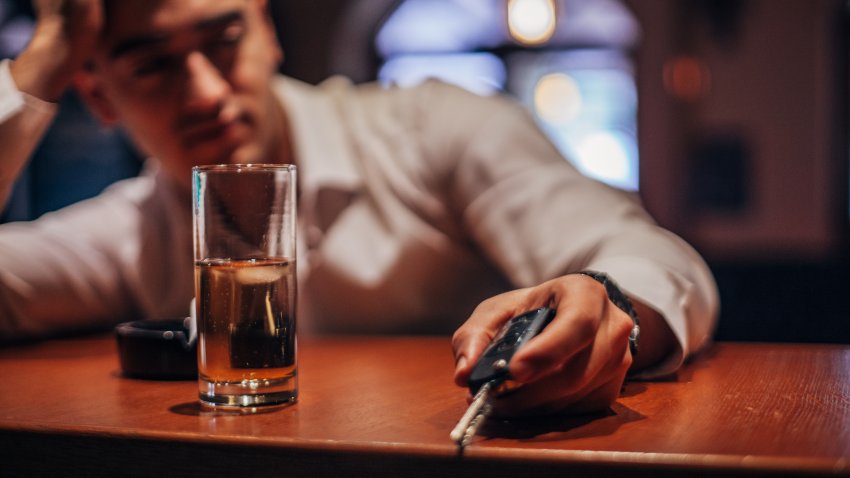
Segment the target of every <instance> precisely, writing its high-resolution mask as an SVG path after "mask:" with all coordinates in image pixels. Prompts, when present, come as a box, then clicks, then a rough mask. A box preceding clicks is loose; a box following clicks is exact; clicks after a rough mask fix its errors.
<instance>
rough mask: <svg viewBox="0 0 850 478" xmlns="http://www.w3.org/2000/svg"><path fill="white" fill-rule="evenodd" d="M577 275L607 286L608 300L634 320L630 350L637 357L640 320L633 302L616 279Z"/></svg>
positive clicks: (596, 274) (591, 273)
mask: <svg viewBox="0 0 850 478" xmlns="http://www.w3.org/2000/svg"><path fill="white" fill-rule="evenodd" d="M576 274H581V275H585V276H587V277H590V278H591V279H593V280H595V281H597V282H599V283H600V284H602V285H603V286H605V293H606V294H608V300H610V301H611V302H613V303H614V305H616V306H617V308H619V309H620V310H622V311H623V312H625V313H627V314H629V317H631V318H632V332H631V333H630V334H629V350H630V351H631V352H632V357H634V356H635V355H637V352H638V339H639V338H640V320H639V319H638V315H637V312H635V308H634V307H632V301H630V300H629V298H628V296H626V294H624V293H623V291H621V290H620V287H619V286H618V285H617V283H616V282H614V279H612V278H611V277H609V276H608V274H606V273H604V272H597V271H579V272H576Z"/></svg>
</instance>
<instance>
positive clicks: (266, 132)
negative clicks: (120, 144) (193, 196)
mask: <svg viewBox="0 0 850 478" xmlns="http://www.w3.org/2000/svg"><path fill="white" fill-rule="evenodd" d="M281 57H282V54H281V51H280V48H279V46H278V44H277V41H276V40H275V37H274V32H273V28H272V26H271V22H270V21H269V19H268V17H267V16H266V12H265V2H264V1H262V0H106V2H105V21H104V26H103V32H102V41H101V42H100V43H99V45H98V46H97V47H96V49H95V51H94V54H93V66H92V68H91V69H90V70H89V71H87V72H85V73H83V74H81V75H80V77H79V79H78V81H77V85H78V88H79V89H80V90H81V92H82V93H83V95H84V96H85V97H86V98H87V100H88V102H89V104H90V106H91V107H92V108H93V109H94V110H95V112H96V113H97V114H98V116H100V117H101V119H103V120H105V121H107V122H117V123H120V124H122V125H123V126H125V127H126V128H127V130H128V131H129V132H130V134H131V136H132V137H133V138H134V140H135V141H136V142H137V144H138V145H139V146H140V147H141V148H142V149H143V150H144V152H145V153H146V154H150V155H152V156H155V157H157V158H159V159H161V160H162V162H163V165H164V167H165V169H166V170H167V171H168V172H169V173H170V174H172V175H173V176H174V177H175V178H177V179H178V180H180V181H181V182H183V183H184V184H188V180H189V169H190V168H191V166H193V165H199V164H214V163H228V162H229V163H249V162H253V163H257V162H278V161H280V160H281V159H283V158H280V157H278V155H279V154H282V151H278V150H279V149H280V147H279V144H280V143H279V142H280V135H281V134H283V131H282V125H281V124H280V123H281V122H280V119H281V114H282V113H281V112H280V111H279V110H278V109H277V108H278V106H277V104H276V102H275V101H274V98H273V97H272V93H271V89H270V80H271V77H272V75H273V74H274V73H275V71H276V69H277V66H278V64H279V62H280V60H281Z"/></svg>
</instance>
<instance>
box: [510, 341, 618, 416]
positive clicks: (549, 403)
mask: <svg viewBox="0 0 850 478" xmlns="http://www.w3.org/2000/svg"><path fill="white" fill-rule="evenodd" d="M591 355H592V353H591V352H589V351H588V352H583V353H582V354H579V355H578V356H576V358H575V360H571V361H570V362H568V364H567V366H566V367H565V368H564V369H563V370H562V371H559V372H558V373H555V374H552V375H549V376H547V377H545V378H543V379H541V380H538V381H535V382H532V383H529V384H525V385H523V386H522V387H520V388H518V389H516V391H514V392H512V393H510V394H507V395H505V396H501V397H497V398H495V399H494V400H493V407H494V408H493V409H494V413H495V414H496V415H499V416H514V417H516V416H535V415H545V414H550V413H558V412H563V411H569V412H571V413H583V412H591V411H598V410H603V409H605V408H608V407H610V406H611V404H613V403H614V401H615V400H616V399H617V397H618V396H619V394H620V389H621V388H622V385H623V381H624V380H625V377H626V372H627V371H628V369H629V366H631V363H632V356H631V353H630V352H629V350H628V347H626V348H625V350H623V351H622V352H621V353H620V354H619V359H611V360H605V363H606V365H605V366H604V367H603V368H602V370H600V371H599V373H598V374H596V375H593V376H592V377H589V379H588V380H581V382H583V383H582V385H581V386H577V385H576V384H577V383H578V382H579V381H577V380H576V378H577V376H580V375H582V373H583V372H582V370H584V369H583V365H584V364H585V363H587V362H591V361H593V360H594V359H593V358H592V357H591Z"/></svg>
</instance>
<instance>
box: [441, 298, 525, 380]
mask: <svg viewBox="0 0 850 478" xmlns="http://www.w3.org/2000/svg"><path fill="white" fill-rule="evenodd" d="M528 292H529V290H528V289H519V290H515V291H511V292H507V293H505V294H501V295H498V296H496V297H492V298H490V299H487V300H485V301H484V302H482V303H481V304H479V305H478V307H476V308H475V310H474V311H473V312H472V315H470V316H469V319H467V321H466V322H465V323H464V324H463V325H462V326H461V327H460V328H458V329H457V331H456V332H455V334H454V336H453V337H452V349H453V351H454V356H455V376H454V380H455V383H456V384H458V385H460V386H462V387H465V386H466V384H467V380H468V379H469V374H470V373H471V372H472V368H473V367H474V365H475V362H476V361H477V360H478V357H479V356H480V355H481V353H482V352H483V351H484V348H486V347H487V345H488V344H489V343H490V342H491V341H492V340H493V337H495V335H496V333H497V332H498V331H499V328H500V327H501V326H502V324H504V323H505V322H507V321H508V320H510V319H511V317H514V316H516V315H518V314H520V313H522V312H525V311H526V310H528V309H530V308H532V307H529V306H528V305H527V304H528ZM538 307H539V306H538Z"/></svg>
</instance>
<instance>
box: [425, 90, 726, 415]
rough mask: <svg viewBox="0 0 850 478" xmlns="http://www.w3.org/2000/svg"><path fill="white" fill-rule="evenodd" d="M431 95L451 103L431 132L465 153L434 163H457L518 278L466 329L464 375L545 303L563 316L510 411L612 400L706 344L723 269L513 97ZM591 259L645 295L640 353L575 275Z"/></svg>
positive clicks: (455, 188)
mask: <svg viewBox="0 0 850 478" xmlns="http://www.w3.org/2000/svg"><path fill="white" fill-rule="evenodd" d="M443 102H445V103H447V104H449V105H446V104H442V105H441V103H443ZM428 104H429V109H430V110H431V111H446V110H450V111H451V114H450V115H446V117H444V118H442V120H441V121H440V122H439V123H438V122H434V123H432V127H433V128H434V131H432V132H431V133H432V134H433V135H434V137H442V138H453V140H450V141H446V142H442V143H438V144H435V146H434V147H435V148H442V149H443V151H446V150H449V151H454V152H455V155H452V154H448V155H446V154H443V155H440V154H436V153H435V154H434V155H433V156H434V157H435V158H438V159H435V161H434V164H435V167H436V168H441V169H440V170H442V171H450V173H448V174H449V175H450V177H451V180H450V181H449V184H450V185H451V187H450V190H449V194H450V202H451V203H452V204H454V205H456V207H457V208H458V212H459V215H460V216H461V217H462V220H463V222H464V226H465V228H466V230H467V231H468V232H469V234H470V235H471V237H472V238H473V239H474V241H475V244H476V245H477V246H478V247H479V248H481V249H482V250H483V252H484V253H485V254H486V256H487V257H488V258H489V259H490V260H491V261H492V262H493V263H494V264H495V265H496V266H497V267H498V268H499V269H500V270H501V271H502V272H503V273H504V274H505V276H506V277H508V278H510V279H511V281H512V282H513V283H514V284H515V285H516V286H517V287H518V289H517V290H514V291H511V292H508V293H506V294H502V295H499V296H496V297H493V298H491V299H489V300H487V301H485V302H483V303H482V304H481V305H479V307H478V308H476V310H475V311H474V312H473V313H472V315H471V316H470V317H469V319H468V320H467V321H466V323H465V324H464V325H463V326H462V327H460V328H459V329H458V331H457V333H456V334H455V337H454V340H453V345H454V350H455V357H456V360H457V362H458V365H457V371H456V374H455V379H456V381H457V382H458V384H460V385H464V384H465V383H466V379H467V378H468V374H469V372H470V370H471V367H472V365H473V363H474V362H475V360H477V358H478V356H479V355H480V353H481V351H482V350H483V348H484V347H485V345H486V344H487V342H489V340H490V339H491V338H492V337H493V335H494V334H495V333H496V331H497V330H498V329H499V327H500V326H501V324H503V323H504V322H505V321H506V320H508V319H509V318H510V317H512V316H514V315H518V314H519V313H522V312H525V311H526V310H530V309H534V308H537V307H541V306H545V305H549V306H552V307H554V308H555V309H556V312H557V314H556V317H555V319H554V320H553V322H552V323H551V324H550V325H549V326H548V327H547V329H546V330H544V332H543V333H542V334H541V335H540V336H539V337H537V338H536V339H534V340H532V341H531V342H530V343H529V344H528V346H527V347H525V348H524V349H523V350H522V351H521V352H518V354H517V355H516V356H515V360H514V362H513V365H512V368H511V371H512V373H513V374H514V375H515V376H516V377H517V378H519V379H520V381H522V382H526V386H525V387H524V388H523V389H522V390H521V391H519V392H517V393H514V394H513V395H511V397H509V398H508V397H506V398H505V399H503V400H499V401H498V402H499V405H498V406H499V408H500V409H501V411H503V412H504V413H509V414H528V413H543V412H549V411H555V410H561V409H569V410H574V411H575V410H586V409H598V408H604V407H605V406H607V405H609V404H610V403H611V402H612V401H613V400H614V399H616V397H617V396H618V393H619V391H620V388H621V386H622V383H623V380H624V377H625V375H626V373H627V372H628V371H630V370H631V372H637V373H643V374H647V373H648V374H665V373H670V372H672V371H674V370H675V369H676V368H677V367H678V366H679V365H680V364H681V363H682V361H683V359H684V357H685V356H687V355H689V354H691V353H693V352H694V351H696V350H697V349H699V348H700V347H701V346H702V345H703V344H704V343H706V341H707V340H708V339H709V337H710V333H711V331H712V330H713V327H714V323H715V320H716V312H717V293H716V288H715V285H714V281H713V278H712V277H711V273H710V272H709V270H708V268H707V267H706V265H705V263H704V262H703V261H702V259H701V258H700V257H699V255H698V254H696V252H695V251H694V250H693V249H692V248H691V247H690V246H688V245H687V244H686V243H684V241H682V240H681V239H679V238H678V237H676V236H674V235H673V234H671V233H670V232H668V231H665V230H663V229H662V228H660V227H658V226H657V225H656V224H655V223H654V222H653V221H652V219H651V218H650V217H649V215H648V214H647V213H646V211H645V210H644V209H643V208H642V207H641V206H640V204H639V203H638V202H637V201H636V200H635V198H634V197H633V195H631V194H628V193H625V192H623V191H618V190H615V189H613V188H610V187H608V186H606V185H603V184H600V183H598V182H596V181H593V180H590V179H588V178H586V177H584V176H582V175H581V174H579V173H578V172H577V171H576V170H575V168H574V167H572V166H571V165H570V164H568V163H567V162H566V161H565V160H564V159H563V158H562V157H561V155H560V154H559V153H558V151H557V150H556V149H555V148H554V146H553V145H552V144H551V142H549V141H548V140H547V139H546V138H545V137H544V135H543V134H542V132H540V130H539V129H538V128H537V127H536V125H535V124H534V122H533V120H532V119H531V118H530V117H529V116H528V115H527V113H525V112H524V111H523V110H522V109H521V108H520V107H519V106H518V105H515V104H513V102H510V101H507V100H504V99H497V100H487V99H480V98H479V99H475V98H469V97H468V96H467V95H464V94H462V93H460V92H457V91H454V92H453V91H451V90H450V89H448V88H447V87H441V88H438V87H436V86H435V92H434V95H433V97H432V98H430V101H429V102H428ZM441 106H442V107H443V108H441ZM452 141H453V142H454V143H455V145H454V146H452V145H448V144H447V143H451V142H452ZM457 155H460V160H459V161H458V160H457ZM452 156H454V159H451V160H450V159H446V163H444V164H439V161H440V160H439V158H440V157H446V158H451V157H452ZM450 163H452V164H450ZM441 175H442V174H441ZM582 270H595V271H601V272H605V273H607V274H608V275H609V276H611V277H612V278H613V279H614V280H615V281H616V282H617V283H618V284H619V285H620V287H621V289H622V291H623V292H624V293H625V294H626V295H628V296H629V297H630V299H631V300H632V302H633V303H635V304H636V307H637V310H638V313H639V314H640V315H642V316H643V317H642V329H644V330H643V333H642V336H641V340H640V342H641V343H640V348H641V352H640V353H639V354H638V355H637V356H636V357H632V356H631V353H630V351H629V340H628V338H629V333H630V331H631V328H632V321H631V318H630V317H629V315H628V314H627V313H625V312H623V311H622V310H620V309H619V308H618V307H616V305H615V304H613V303H612V302H611V301H610V300H609V299H608V297H607V295H606V294H605V288H604V286H602V284H599V283H598V282H596V281H595V280H593V279H592V278H589V277H586V276H582V275H577V274H574V273H575V272H579V271H582Z"/></svg>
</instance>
